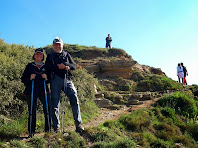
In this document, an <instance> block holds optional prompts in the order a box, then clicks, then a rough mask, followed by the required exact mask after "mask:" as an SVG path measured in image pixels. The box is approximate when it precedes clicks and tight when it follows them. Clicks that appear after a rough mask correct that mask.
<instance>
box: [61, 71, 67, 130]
mask: <svg viewBox="0 0 198 148" xmlns="http://www.w3.org/2000/svg"><path fill="white" fill-rule="evenodd" d="M63 90H64V93H65V94H66V91H67V73H66V74H65V78H64V88H63ZM64 102H65V99H64V98H63V106H62V133H63V132H64V128H63V116H64V114H65V108H64V107H65V106H64Z"/></svg>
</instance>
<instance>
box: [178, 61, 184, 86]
mask: <svg viewBox="0 0 198 148" xmlns="http://www.w3.org/2000/svg"><path fill="white" fill-rule="evenodd" d="M177 76H178V82H179V83H181V81H180V79H182V83H183V82H184V73H183V68H182V67H181V64H180V63H178V66H177Z"/></svg>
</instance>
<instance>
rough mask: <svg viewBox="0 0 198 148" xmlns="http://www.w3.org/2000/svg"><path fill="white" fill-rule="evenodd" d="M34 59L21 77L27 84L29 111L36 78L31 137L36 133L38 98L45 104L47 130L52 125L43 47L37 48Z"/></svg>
mask: <svg viewBox="0 0 198 148" xmlns="http://www.w3.org/2000/svg"><path fill="white" fill-rule="evenodd" d="M33 60H34V62H32V63H29V64H28V65H27V66H26V68H25V70H24V72H23V75H22V77H21V80H22V82H23V83H24V85H25V91H24V94H25V97H26V99H27V102H28V110H29V113H30V109H31V92H32V81H33V80H34V89H33V105H32V122H31V131H30V114H29V118H28V131H29V137H32V136H34V133H35V127H36V108H37V98H39V99H40V101H41V103H42V104H43V112H44V115H45V132H47V131H49V130H50V127H51V122H50V108H51V101H50V95H49V89H48V86H46V92H47V104H48V109H49V121H48V119H47V110H46V100H45V90H44V80H45V81H46V85H47V83H48V77H47V75H48V74H47V72H46V71H45V65H44V63H43V60H44V54H43V50H42V49H39V48H38V49H36V50H35V53H34V55H33Z"/></svg>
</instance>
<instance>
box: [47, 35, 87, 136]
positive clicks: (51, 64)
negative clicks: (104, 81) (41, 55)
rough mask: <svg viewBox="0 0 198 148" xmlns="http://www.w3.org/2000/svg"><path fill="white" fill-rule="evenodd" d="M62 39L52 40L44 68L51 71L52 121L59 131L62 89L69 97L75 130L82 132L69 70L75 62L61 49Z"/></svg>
mask: <svg viewBox="0 0 198 148" xmlns="http://www.w3.org/2000/svg"><path fill="white" fill-rule="evenodd" d="M63 46H64V44H63V41H62V39H61V38H58V37H56V38H55V39H54V40H53V50H54V51H52V52H51V53H50V54H48V55H47V59H46V69H47V70H49V71H50V72H51V83H50V84H51V85H50V86H51V102H52V121H53V125H52V126H53V128H54V131H55V132H60V120H59V104H60V93H61V90H63V91H64V93H65V95H66V96H67V97H68V98H69V101H70V105H71V108H72V112H73V118H74V121H75V125H76V132H79V133H81V132H83V131H84V127H83V126H82V124H81V123H82V119H81V113H80V106H79V100H78V97H77V91H76V88H75V87H74V84H73V82H72V79H71V78H72V74H71V70H75V68H76V67H75V63H74V61H73V60H72V57H71V55H70V54H69V53H68V52H64V51H63Z"/></svg>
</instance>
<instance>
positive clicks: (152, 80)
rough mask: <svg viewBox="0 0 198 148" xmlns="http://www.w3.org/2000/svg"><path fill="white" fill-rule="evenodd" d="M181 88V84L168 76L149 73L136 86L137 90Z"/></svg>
mask: <svg viewBox="0 0 198 148" xmlns="http://www.w3.org/2000/svg"><path fill="white" fill-rule="evenodd" d="M180 88H182V86H181V85H179V84H178V83H177V82H175V81H173V80H172V79H170V78H167V77H166V76H160V75H150V76H149V75H148V76H146V77H145V79H143V80H140V82H139V83H138V84H137V86H136V91H162V90H176V89H180Z"/></svg>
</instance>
